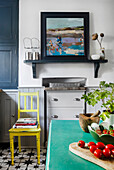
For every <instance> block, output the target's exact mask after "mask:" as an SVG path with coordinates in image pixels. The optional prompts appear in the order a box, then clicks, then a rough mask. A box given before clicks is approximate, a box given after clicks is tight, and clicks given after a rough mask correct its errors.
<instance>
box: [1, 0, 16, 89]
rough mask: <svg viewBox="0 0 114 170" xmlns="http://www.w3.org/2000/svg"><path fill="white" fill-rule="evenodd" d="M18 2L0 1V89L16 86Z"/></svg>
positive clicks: (12, 0) (10, 0)
mask: <svg viewBox="0 0 114 170" xmlns="http://www.w3.org/2000/svg"><path fill="white" fill-rule="evenodd" d="M18 9H19V2H18V0H0V88H17V85H18V21H19V18H18V13H19V10H18Z"/></svg>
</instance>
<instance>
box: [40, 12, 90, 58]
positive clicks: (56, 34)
mask: <svg viewBox="0 0 114 170" xmlns="http://www.w3.org/2000/svg"><path fill="white" fill-rule="evenodd" d="M88 58H89V13H88V12H41V59H42V60H52V61H61V60H64V61H65V60H87V59H88Z"/></svg>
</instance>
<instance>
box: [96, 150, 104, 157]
mask: <svg viewBox="0 0 114 170" xmlns="http://www.w3.org/2000/svg"><path fill="white" fill-rule="evenodd" d="M102 155H103V152H102V150H101V149H97V150H95V151H94V156H96V157H97V158H101V157H102Z"/></svg>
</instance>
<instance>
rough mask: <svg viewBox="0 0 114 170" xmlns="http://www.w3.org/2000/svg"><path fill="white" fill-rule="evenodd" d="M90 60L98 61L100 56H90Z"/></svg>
mask: <svg viewBox="0 0 114 170" xmlns="http://www.w3.org/2000/svg"><path fill="white" fill-rule="evenodd" d="M91 58H92V60H99V59H100V55H99V54H93V55H92V56H91Z"/></svg>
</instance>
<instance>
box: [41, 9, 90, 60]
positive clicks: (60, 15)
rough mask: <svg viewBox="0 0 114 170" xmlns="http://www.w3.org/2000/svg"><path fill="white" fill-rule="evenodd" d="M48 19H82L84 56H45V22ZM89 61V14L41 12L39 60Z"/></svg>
mask: <svg viewBox="0 0 114 170" xmlns="http://www.w3.org/2000/svg"><path fill="white" fill-rule="evenodd" d="M48 18H55V19H56V18H70V19H71V18H83V21H84V28H83V31H84V38H83V39H84V54H83V55H80V54H78V55H49V54H48V55H47V44H46V43H47V39H46V38H47V35H46V20H47V19H48ZM88 59H89V12H41V60H46V61H66V60H67V61H68V60H69V61H71V60H72V61H74V60H82V61H83V60H88Z"/></svg>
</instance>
